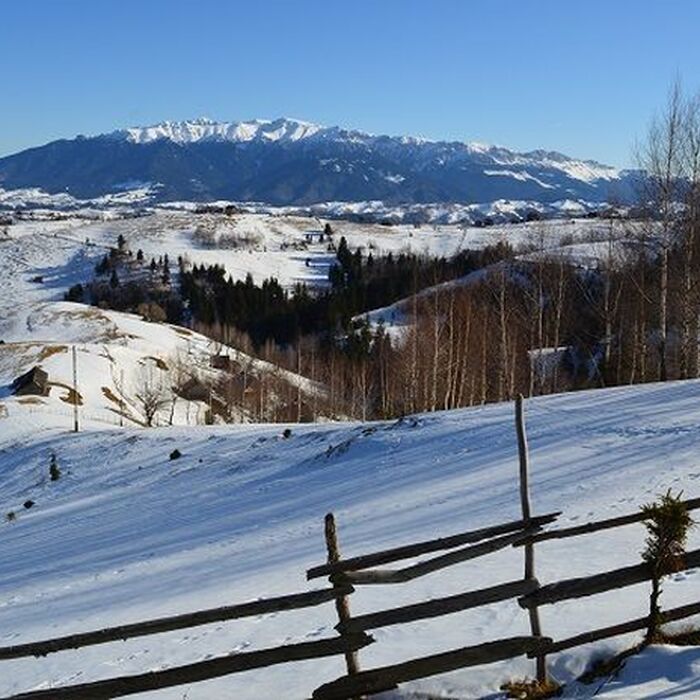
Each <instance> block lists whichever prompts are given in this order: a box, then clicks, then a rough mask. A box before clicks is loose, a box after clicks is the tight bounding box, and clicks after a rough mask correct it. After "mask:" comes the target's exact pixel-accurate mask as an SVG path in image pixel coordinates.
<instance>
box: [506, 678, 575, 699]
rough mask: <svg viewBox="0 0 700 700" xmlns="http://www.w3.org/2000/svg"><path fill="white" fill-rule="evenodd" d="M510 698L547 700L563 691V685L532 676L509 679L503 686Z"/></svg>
mask: <svg viewBox="0 0 700 700" xmlns="http://www.w3.org/2000/svg"><path fill="white" fill-rule="evenodd" d="M501 690H502V691H504V692H505V693H506V694H507V695H508V697H509V698H518V700H545V698H556V697H558V696H559V695H561V693H562V687H561V686H560V685H559V684H557V683H555V682H554V681H552V680H546V681H536V680H534V679H532V678H524V679H523V680H515V681H508V682H507V683H504V684H503V685H502V686H501Z"/></svg>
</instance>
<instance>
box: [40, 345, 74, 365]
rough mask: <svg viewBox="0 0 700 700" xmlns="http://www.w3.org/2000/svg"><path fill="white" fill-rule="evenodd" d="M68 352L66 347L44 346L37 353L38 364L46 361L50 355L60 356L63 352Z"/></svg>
mask: <svg viewBox="0 0 700 700" xmlns="http://www.w3.org/2000/svg"><path fill="white" fill-rule="evenodd" d="M67 351H68V346H67V345H44V347H43V348H41V351H40V352H39V357H38V358H37V361H38V362H43V361H44V360H47V359H48V358H49V357H51V355H60V354H61V353H63V352H67Z"/></svg>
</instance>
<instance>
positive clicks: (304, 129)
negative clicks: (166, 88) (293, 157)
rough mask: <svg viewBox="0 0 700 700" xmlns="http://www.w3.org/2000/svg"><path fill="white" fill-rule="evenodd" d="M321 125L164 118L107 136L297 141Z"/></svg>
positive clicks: (296, 121)
mask: <svg viewBox="0 0 700 700" xmlns="http://www.w3.org/2000/svg"><path fill="white" fill-rule="evenodd" d="M322 129H323V127H321V126H319V125H318V124H311V123H309V122H304V121H301V120H299V119H289V118H287V117H282V118H279V119H274V120H270V119H252V120H250V121H241V122H223V121H216V120H214V119H210V118H209V117H198V118H196V119H188V120H185V121H163V122H159V123H158V124H153V125H151V126H135V127H129V128H127V129H120V130H118V131H114V132H112V133H111V134H108V136H110V137H112V138H117V139H125V140H127V141H131V142H132V143H139V144H144V143H150V142H152V141H157V140H159V139H167V140H169V141H173V142H174V143H180V144H185V143H197V142H199V141H230V142H233V143H241V142H244V141H253V140H260V141H300V140H301V139H305V138H308V137H310V136H313V135H314V134H316V133H318V132H319V131H321V130H322Z"/></svg>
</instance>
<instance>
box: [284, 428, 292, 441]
mask: <svg viewBox="0 0 700 700" xmlns="http://www.w3.org/2000/svg"><path fill="white" fill-rule="evenodd" d="M282 437H283V438H284V439H285V440H286V439H287V438H290V437H292V431H291V429H290V428H285V429H284V430H283V431H282Z"/></svg>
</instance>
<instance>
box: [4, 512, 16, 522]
mask: <svg viewBox="0 0 700 700" xmlns="http://www.w3.org/2000/svg"><path fill="white" fill-rule="evenodd" d="M5 519H6V520H7V522H8V523H12V522H14V521H15V520H17V515H16V514H15V511H14V510H11V511H10V512H9V513H8V514H7V515H6V516H5Z"/></svg>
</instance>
